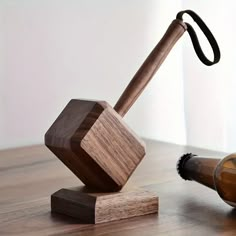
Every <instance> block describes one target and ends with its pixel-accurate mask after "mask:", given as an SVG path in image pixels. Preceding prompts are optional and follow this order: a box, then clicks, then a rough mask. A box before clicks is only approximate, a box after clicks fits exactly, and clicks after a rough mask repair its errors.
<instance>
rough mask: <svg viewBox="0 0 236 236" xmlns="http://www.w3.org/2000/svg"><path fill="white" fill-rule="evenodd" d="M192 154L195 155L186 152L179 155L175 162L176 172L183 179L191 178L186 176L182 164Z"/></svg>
mask: <svg viewBox="0 0 236 236" xmlns="http://www.w3.org/2000/svg"><path fill="white" fill-rule="evenodd" d="M193 156H196V155H195V154H192V153H186V154H184V155H183V156H181V157H180V158H179V160H178V162H177V165H176V169H177V172H178V174H179V175H180V176H181V177H182V178H183V179H184V180H191V179H189V178H188V176H187V175H186V173H185V171H184V165H185V163H186V162H187V161H188V160H189V159H190V158H192V157H193Z"/></svg>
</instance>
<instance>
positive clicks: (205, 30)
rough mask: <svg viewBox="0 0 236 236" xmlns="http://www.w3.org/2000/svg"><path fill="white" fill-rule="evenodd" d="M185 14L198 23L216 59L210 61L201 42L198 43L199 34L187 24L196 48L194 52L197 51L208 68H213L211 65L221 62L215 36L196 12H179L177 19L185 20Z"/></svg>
mask: <svg viewBox="0 0 236 236" xmlns="http://www.w3.org/2000/svg"><path fill="white" fill-rule="evenodd" d="M185 13H186V14H188V15H190V16H191V17H192V18H193V20H194V21H195V22H196V23H197V25H198V26H199V28H200V29H201V30H202V32H203V33H204V35H205V36H206V38H207V39H208V41H209V43H210V45H211V48H212V50H213V53H214V59H213V61H210V60H209V59H208V58H207V57H206V56H205V54H204V53H203V51H202V48H201V46H200V44H199V41H198V37H197V34H196V32H195V31H194V29H193V27H192V26H191V25H190V24H189V23H186V22H185V24H186V25H187V31H188V33H189V36H190V38H191V40H192V43H193V47H194V50H195V52H196V54H197V56H198V58H199V59H200V61H201V62H202V63H204V64H205V65H207V66H211V65H214V64H216V63H217V62H219V60H220V49H219V46H218V44H217V42H216V40H215V37H214V36H213V34H212V33H211V31H210V30H209V28H208V27H207V26H206V24H205V23H204V21H203V20H202V19H201V18H200V17H199V16H198V15H197V14H196V13H195V12H193V11H191V10H185V11H181V12H179V13H178V14H177V16H176V19H179V20H183V15H184V14H185Z"/></svg>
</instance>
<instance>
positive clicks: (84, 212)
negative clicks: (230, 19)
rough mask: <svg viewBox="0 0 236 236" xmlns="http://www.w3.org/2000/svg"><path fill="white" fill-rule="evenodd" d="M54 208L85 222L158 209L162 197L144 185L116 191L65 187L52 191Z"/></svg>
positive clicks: (145, 213)
mask: <svg viewBox="0 0 236 236" xmlns="http://www.w3.org/2000/svg"><path fill="white" fill-rule="evenodd" d="M51 209H52V212H57V213H61V214H65V215H68V216H72V217H76V218H78V219H79V220H80V221H81V222H84V223H92V224H98V223H103V222H109V221H114V220H120V219H125V218H130V217H134V216H141V215H147V214H151V213H157V212H158V197H157V196H156V195H155V194H153V193H151V192H149V191H146V190H142V189H136V190H130V191H125V190H124V191H121V192H113V193H96V192H94V191H89V190H87V189H86V188H80V189H61V190H59V191H57V192H55V193H54V194H52V196H51Z"/></svg>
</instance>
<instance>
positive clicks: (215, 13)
mask: <svg viewBox="0 0 236 236" xmlns="http://www.w3.org/2000/svg"><path fill="white" fill-rule="evenodd" d="M183 3H184V4H183V8H191V9H194V10H195V11H196V12H199V14H200V15H201V17H202V19H204V20H205V22H206V24H207V25H208V26H209V28H210V29H211V31H212V33H213V34H214V35H215V37H216V39H217V41H218V43H219V46H220V49H221V60H220V62H219V63H218V64H216V65H214V66H212V67H206V66H204V65H203V64H201V62H200V61H199V60H198V58H197V57H196V56H195V55H194V51H193V48H192V45H191V42H190V40H189V39H188V38H187V39H186V42H185V41H184V45H185V46H184V61H183V62H184V91H185V114H186V131H187V132H186V137H187V143H188V144H189V145H192V146H200V147H204V148H210V149H215V150H222V151H226V152H235V150H236V122H235V121H236V94H235V88H236V70H235V62H236V51H235V42H236V33H235V22H236V15H235V10H236V7H235V2H234V1H220V0H208V1H204V0H199V1H194V0H188V1H183ZM226 3H227V4H226ZM200 36H201V35H200ZM187 41H188V42H187ZM201 42H203V47H204V50H206V51H207V52H208V53H207V54H208V56H209V57H210V56H212V55H211V54H212V53H211V50H210V47H209V45H208V44H207V43H206V41H204V38H201ZM211 58H212V57H211Z"/></svg>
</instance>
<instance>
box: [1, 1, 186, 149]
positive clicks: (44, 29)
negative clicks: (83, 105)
mask: <svg viewBox="0 0 236 236" xmlns="http://www.w3.org/2000/svg"><path fill="white" fill-rule="evenodd" d="M181 2H182V1H171V0H161V1H156V0H149V1H142V0H127V1H109V0H99V1H92V0H87V1H82V0H64V1H62V0H47V1H46V0H41V1H36V0H21V1H18V0H11V1H9V0H1V1H0V51H1V53H0V78H1V81H0V82H1V84H0V148H9V147H15V146H22V145H31V144H35V143H42V142H43V136H44V133H45V132H46V130H47V129H48V127H49V126H50V125H51V123H52V122H53V121H54V120H55V118H56V117H57V115H58V114H59V113H60V112H61V110H62V109H63V107H64V106H65V105H66V103H67V102H68V101H69V100H70V99H71V98H87V99H101V100H107V101H108V102H109V103H110V104H112V105H114V104H115V102H116V100H117V99H118V97H119V96H120V94H121V93H122V91H123V89H124V88H125V86H126V85H127V84H128V82H129V81H130V79H131V78H132V76H133V74H134V73H135V72H136V70H137V69H138V68H139V66H140V65H141V63H142V62H143V60H144V59H145V58H146V56H147V55H148V54H149V52H150V51H151V50H152V48H153V47H154V46H155V44H156V43H157V42H158V41H159V39H160V38H161V36H162V35H163V33H164V32H165V30H166V29H167V27H168V25H169V24H170V22H171V21H172V19H174V17H175V15H176V12H178V11H179V10H180V9H181ZM170 5H171V7H170ZM182 78H183V77H182V53H181V43H179V44H178V45H177V47H175V48H174V50H173V51H172V52H171V55H170V56H169V57H168V58H167V60H166V62H165V63H164V65H163V66H162V67H161V69H160V71H159V72H158V73H157V76H155V78H154V79H153V81H152V82H151V83H150V84H149V86H148V87H147V89H146V90H145V92H144V93H143V94H142V96H141V97H140V99H139V100H138V102H137V103H136V104H135V105H134V106H133V107H132V109H131V110H130V112H129V113H128V115H127V116H126V121H127V123H128V124H129V125H130V126H131V127H133V129H134V130H135V131H136V132H137V133H138V134H140V135H141V136H144V137H149V138H154V139H160V140H164V141H170V142H175V143H185V118H184V100H183V79H182Z"/></svg>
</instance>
